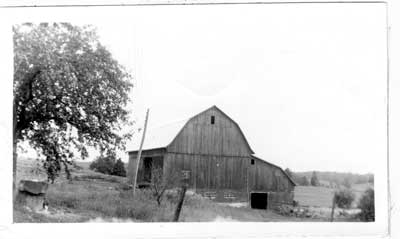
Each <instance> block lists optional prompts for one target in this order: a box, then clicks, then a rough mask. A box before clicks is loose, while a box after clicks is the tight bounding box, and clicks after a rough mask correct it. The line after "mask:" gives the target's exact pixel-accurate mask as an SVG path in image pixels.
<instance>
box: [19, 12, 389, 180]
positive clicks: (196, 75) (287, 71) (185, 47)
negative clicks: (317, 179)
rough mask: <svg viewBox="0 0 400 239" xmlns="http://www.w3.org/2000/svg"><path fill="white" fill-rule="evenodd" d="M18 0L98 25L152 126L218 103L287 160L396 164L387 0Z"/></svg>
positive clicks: (318, 164) (135, 112)
mask: <svg viewBox="0 0 400 239" xmlns="http://www.w3.org/2000/svg"><path fill="white" fill-rule="evenodd" d="M19 11H20V12H19V14H18V15H15V18H16V20H17V22H18V19H19V18H20V19H21V22H26V21H27V19H28V21H29V20H32V21H34V22H35V21H39V22H43V21H46V20H48V21H71V22H72V23H76V24H93V25H95V26H97V27H98V33H99V35H100V40H101V42H102V43H103V44H104V45H106V47H107V48H108V49H109V50H110V51H111V52H112V54H113V56H114V57H115V58H116V59H117V60H118V61H119V62H120V63H121V64H122V65H123V66H125V67H126V68H127V69H128V70H129V71H130V72H131V73H132V75H133V78H134V79H133V83H134V88H133V91H132V94H131V96H132V102H133V105H132V108H131V110H132V118H133V119H134V120H136V121H137V125H136V127H142V124H143V119H144V116H145V111H146V109H147V108H150V118H149V123H150V125H149V127H150V128H151V127H153V126H158V125H162V124H165V123H168V122H171V121H175V120H177V119H182V118H185V117H190V116H193V115H195V114H197V113H199V112H200V111H203V110H205V109H207V108H209V107H211V106H213V105H217V106H218V107H219V108H220V109H221V110H223V111H224V112H225V113H227V114H228V115H229V116H231V118H233V119H234V120H235V121H236V122H237V123H238V124H239V125H240V127H241V129H242V131H243V132H244V134H245V136H246V138H247V140H248V141H249V144H250V145H251V147H252V149H253V150H254V151H255V153H256V155H257V156H259V157H261V158H263V159H264V160H267V161H270V162H272V163H275V164H277V165H279V166H281V167H283V168H286V167H289V168H291V169H292V170H293V171H306V170H323V171H342V172H360V173H366V172H372V173H376V172H378V171H379V172H385V169H386V22H385V17H386V16H385V5H384V4H263V5H202V6H200V5H197V6H151V7H124V8H118V7H115V8H104V7H99V8H74V9H72V8H71V9H41V11H43V12H45V11H51V12H52V14H47V15H46V14H43V13H40V11H39V9H37V10H36V11H35V12H32V11H30V10H29V9H26V13H21V11H23V9H20V10H19ZM32 13H34V14H32ZM105 16H107V17H105ZM71 19H73V20H71ZM122 156H123V160H124V161H127V155H126V154H122Z"/></svg>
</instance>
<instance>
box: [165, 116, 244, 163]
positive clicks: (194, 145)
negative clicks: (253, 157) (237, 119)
mask: <svg viewBox="0 0 400 239" xmlns="http://www.w3.org/2000/svg"><path fill="white" fill-rule="evenodd" d="M211 116H214V117H215V123H214V124H211ZM167 151H168V152H178V153H187V154H206V155H224V156H242V157H247V156H250V152H251V149H250V148H249V146H248V145H247V142H246V140H245V138H244V136H243V134H242V133H241V131H240V129H239V127H238V126H237V125H236V124H235V123H234V122H233V121H232V120H231V119H229V118H228V117H227V116H225V115H224V114H223V113H221V112H220V111H219V110H218V109H216V108H210V109H209V110H207V111H205V112H203V113H201V114H199V115H197V116H195V117H194V118H192V119H191V120H189V122H188V123H187V124H186V125H185V126H184V128H183V129H182V130H181V132H180V133H179V134H178V135H177V137H176V138H175V140H174V141H173V142H172V143H171V144H170V145H169V146H168V148H167Z"/></svg>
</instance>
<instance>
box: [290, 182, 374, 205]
mask: <svg viewBox="0 0 400 239" xmlns="http://www.w3.org/2000/svg"><path fill="white" fill-rule="evenodd" d="M369 187H373V186H372V185H370V184H354V185H353V186H352V188H351V189H350V190H351V191H352V192H353V193H354V196H355V199H354V202H353V207H356V206H357V203H358V201H359V200H360V198H361V196H362V194H363V193H364V191H365V190H367V189H368V188H369ZM335 190H336V189H333V188H327V187H312V186H296V187H295V191H294V200H296V201H298V202H299V204H300V205H302V206H314V207H332V198H333V194H334V192H335Z"/></svg>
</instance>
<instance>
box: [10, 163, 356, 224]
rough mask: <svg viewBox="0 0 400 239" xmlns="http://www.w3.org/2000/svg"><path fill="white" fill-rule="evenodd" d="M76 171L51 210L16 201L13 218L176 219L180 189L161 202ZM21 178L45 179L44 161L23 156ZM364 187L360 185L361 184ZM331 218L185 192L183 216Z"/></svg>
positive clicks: (51, 195) (319, 196)
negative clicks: (235, 204)
mask: <svg viewBox="0 0 400 239" xmlns="http://www.w3.org/2000/svg"><path fill="white" fill-rule="evenodd" d="M78 165H79V166H80V167H81V169H73V170H72V177H73V180H72V181H68V180H66V178H65V175H63V174H62V175H61V177H59V178H58V179H57V180H56V181H55V183H54V184H51V185H50V187H49V190H48V192H47V196H46V197H47V199H48V201H49V210H48V211H47V212H33V211H30V210H28V209H27V208H25V207H23V206H21V205H15V206H14V221H15V222H104V221H106V222H168V221H171V219H172V218H173V214H174V210H175V208H176V204H177V192H176V191H171V192H168V194H167V195H165V199H164V200H163V202H162V204H161V206H158V205H157V203H156V201H155V200H154V198H153V197H152V195H151V193H150V192H149V191H148V190H137V193H136V195H135V196H133V194H132V191H131V190H128V191H126V190H124V187H123V185H124V182H125V180H126V178H122V177H118V176H110V175H105V174H101V173H96V172H93V171H91V170H89V169H88V167H89V163H86V162H83V163H78ZM17 169H18V170H17V178H18V179H42V180H45V179H46V175H45V173H44V172H43V170H41V167H40V164H37V163H36V161H32V160H20V161H19V162H18V166H17ZM360 190H361V189H360ZM331 198H332V190H331V189H328V188H322V187H296V190H295V200H297V201H299V202H300V205H302V206H317V207H330V206H331ZM328 220H329V219H328V218H325V217H319V218H298V217H294V216H283V215H280V214H278V213H275V212H274V211H271V210H255V209H251V208H249V207H241V208H236V207H231V206H228V205H227V204H221V203H215V202H213V201H210V200H208V199H205V198H203V197H201V196H199V195H197V194H191V195H187V196H186V198H185V201H184V205H183V208H182V212H181V216H180V221H184V222H210V221H215V222H219V221H260V222H276V221H328Z"/></svg>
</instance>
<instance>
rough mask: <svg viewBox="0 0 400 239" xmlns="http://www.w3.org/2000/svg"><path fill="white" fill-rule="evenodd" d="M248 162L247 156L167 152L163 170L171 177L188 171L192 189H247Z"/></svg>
mask: <svg viewBox="0 0 400 239" xmlns="http://www.w3.org/2000/svg"><path fill="white" fill-rule="evenodd" d="M248 162H249V158H248V157H232V156H231V157H229V156H215V155H191V154H179V153H167V154H166V155H165V156H164V172H165V173H166V175H167V176H168V177H172V176H173V175H180V174H181V173H182V171H183V170H184V171H189V172H190V179H189V186H190V188H193V189H210V190H220V189H232V190H240V191H247V167H248Z"/></svg>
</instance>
